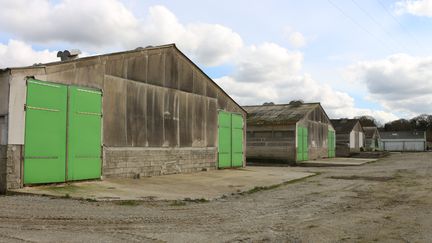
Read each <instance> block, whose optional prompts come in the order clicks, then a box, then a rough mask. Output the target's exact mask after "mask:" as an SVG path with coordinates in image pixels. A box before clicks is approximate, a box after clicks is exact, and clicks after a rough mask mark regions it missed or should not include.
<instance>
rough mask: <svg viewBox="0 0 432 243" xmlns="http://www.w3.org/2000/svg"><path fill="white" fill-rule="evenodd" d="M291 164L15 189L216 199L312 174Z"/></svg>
mask: <svg viewBox="0 0 432 243" xmlns="http://www.w3.org/2000/svg"><path fill="white" fill-rule="evenodd" d="M312 175H314V173H305V172H295V171H293V170H292V168H289V167H261V166H260V167H255V166H249V167H246V168H239V169H226V170H213V171H207V172H197V173H190V174H175V175H164V176H156V177H146V178H141V179H124V178H121V179H120V178H116V179H114V178H109V179H104V180H103V181H86V182H75V183H69V184H61V185H43V186H32V187H24V188H21V189H17V190H12V191H13V192H17V193H30V194H39V195H49V196H56V197H70V198H79V199H92V200H100V201H103V200H185V199H186V200H187V199H191V200H196V199H206V200H213V199H217V198H221V197H223V196H224V195H230V194H233V193H234V194H235V193H241V192H246V191H249V190H252V189H254V188H256V187H270V186H274V185H279V184H282V183H286V182H289V181H292V180H298V179H301V178H305V177H309V176H312Z"/></svg>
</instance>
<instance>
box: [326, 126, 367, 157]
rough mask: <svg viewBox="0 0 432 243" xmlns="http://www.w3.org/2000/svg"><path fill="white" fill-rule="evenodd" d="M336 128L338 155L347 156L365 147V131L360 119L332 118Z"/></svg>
mask: <svg viewBox="0 0 432 243" xmlns="http://www.w3.org/2000/svg"><path fill="white" fill-rule="evenodd" d="M331 122H332V124H333V127H334V128H335V130H336V156H341V157H346V156H350V155H351V154H352V153H358V152H360V149H361V148H362V147H364V141H365V139H364V131H363V127H362V125H361V124H360V121H359V120H358V119H345V118H343V119H332V120H331Z"/></svg>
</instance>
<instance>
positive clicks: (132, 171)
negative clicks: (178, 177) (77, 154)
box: [103, 147, 217, 178]
mask: <svg viewBox="0 0 432 243" xmlns="http://www.w3.org/2000/svg"><path fill="white" fill-rule="evenodd" d="M104 157H105V161H104V165H103V175H104V176H106V177H118V176H121V177H129V178H137V177H141V176H156V175H166V174H176V173H188V172H195V171H202V170H209V169H216V161H217V149H216V148H215V147H208V148H130V147H126V148H124V147H123V148H121V147H118V148H109V147H106V148H104Z"/></svg>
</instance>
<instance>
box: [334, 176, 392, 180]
mask: <svg viewBox="0 0 432 243" xmlns="http://www.w3.org/2000/svg"><path fill="white" fill-rule="evenodd" d="M329 178H330V179H340V180H365V181H389V180H393V179H395V178H394V177H391V176H357V175H350V176H330V177H329Z"/></svg>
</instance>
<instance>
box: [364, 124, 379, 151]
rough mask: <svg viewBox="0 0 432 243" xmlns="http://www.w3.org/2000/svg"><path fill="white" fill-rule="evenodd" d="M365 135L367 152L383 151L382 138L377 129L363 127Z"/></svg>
mask: <svg viewBox="0 0 432 243" xmlns="http://www.w3.org/2000/svg"><path fill="white" fill-rule="evenodd" d="M363 131H364V133H365V150H367V151H376V150H381V136H380V132H379V131H378V128H377V127H363Z"/></svg>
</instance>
